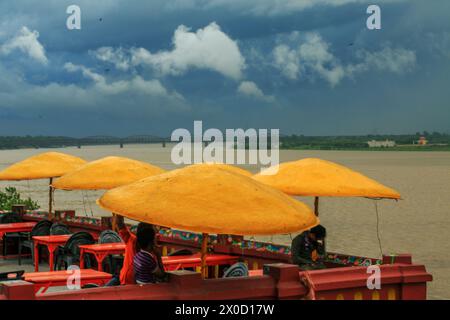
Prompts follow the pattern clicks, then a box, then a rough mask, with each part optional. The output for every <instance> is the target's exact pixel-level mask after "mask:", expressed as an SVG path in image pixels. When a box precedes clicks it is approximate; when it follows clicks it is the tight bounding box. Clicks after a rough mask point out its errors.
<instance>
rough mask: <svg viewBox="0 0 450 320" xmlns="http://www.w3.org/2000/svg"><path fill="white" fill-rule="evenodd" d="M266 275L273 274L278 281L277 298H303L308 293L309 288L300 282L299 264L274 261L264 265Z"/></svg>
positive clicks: (276, 281)
mask: <svg viewBox="0 0 450 320" xmlns="http://www.w3.org/2000/svg"><path fill="white" fill-rule="evenodd" d="M263 270H264V271H263V272H264V275H268V276H271V277H272V278H273V279H274V280H275V283H276V298H278V299H302V298H305V296H306V295H307V294H308V289H307V288H305V286H303V284H302V283H301V282H300V276H299V268H298V266H297V265H293V264H285V263H274V264H267V265H265V266H264V269H263Z"/></svg>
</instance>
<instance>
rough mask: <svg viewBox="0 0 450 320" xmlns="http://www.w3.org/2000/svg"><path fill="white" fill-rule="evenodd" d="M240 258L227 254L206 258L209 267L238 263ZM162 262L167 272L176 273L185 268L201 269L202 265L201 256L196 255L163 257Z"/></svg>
mask: <svg viewBox="0 0 450 320" xmlns="http://www.w3.org/2000/svg"><path fill="white" fill-rule="evenodd" d="M238 259H239V257H236V256H229V255H226V254H208V255H207V256H206V265H207V266H217V265H229V264H234V263H236V262H237V261H238ZM162 262H163V264H164V267H165V269H166V271H175V270H179V269H184V268H195V267H200V266H201V264H202V260H201V256H200V254H198V253H196V254H193V255H189V256H168V257H162Z"/></svg>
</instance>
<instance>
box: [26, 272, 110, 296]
mask: <svg viewBox="0 0 450 320" xmlns="http://www.w3.org/2000/svg"><path fill="white" fill-rule="evenodd" d="M75 272H79V276H80V286H83V285H85V284H88V283H93V284H97V285H100V286H102V285H105V284H106V283H107V282H108V281H109V280H111V277H112V276H111V274H109V273H106V272H101V271H97V270H92V269H80V270H63V271H48V272H30V273H25V274H24V278H25V281H28V282H32V283H33V284H34V288H35V291H36V293H38V292H39V290H40V289H41V288H44V289H43V290H42V292H41V293H45V292H46V291H47V289H48V288H49V287H64V286H67V284H68V280H70V279H69V277H72V278H73V277H74V276H75V275H76V274H75ZM70 283H72V281H70Z"/></svg>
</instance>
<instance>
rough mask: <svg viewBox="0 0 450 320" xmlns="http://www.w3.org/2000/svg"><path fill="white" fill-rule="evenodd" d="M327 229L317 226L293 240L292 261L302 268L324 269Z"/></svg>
mask: <svg viewBox="0 0 450 320" xmlns="http://www.w3.org/2000/svg"><path fill="white" fill-rule="evenodd" d="M326 233H327V232H326V229H325V228H324V227H323V226H321V225H318V226H315V227H314V228H312V229H311V230H308V231H305V232H303V233H301V234H299V235H298V236H296V237H295V238H294V239H293V240H292V245H291V255H292V262H293V263H295V264H297V265H298V266H299V267H300V268H301V269H302V270H315V269H324V268H325V265H324V263H323V260H324V257H325V237H326Z"/></svg>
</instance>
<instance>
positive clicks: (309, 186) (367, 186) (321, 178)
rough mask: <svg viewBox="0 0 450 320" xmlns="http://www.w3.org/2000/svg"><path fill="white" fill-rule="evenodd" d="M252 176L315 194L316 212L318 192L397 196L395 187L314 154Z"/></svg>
mask: <svg viewBox="0 0 450 320" xmlns="http://www.w3.org/2000/svg"><path fill="white" fill-rule="evenodd" d="M277 169H278V170H277ZM253 178H254V179H255V180H257V181H259V182H262V183H264V184H267V185H270V186H272V187H274V188H276V189H278V190H281V191H283V192H284V193H287V194H289V195H294V196H313V197H315V213H316V215H318V214H319V212H318V205H319V197H321V196H326V197H366V198H374V199H380V198H387V199H400V194H399V193H398V192H397V191H395V190H394V189H391V188H389V187H386V186H384V185H382V184H380V183H378V182H376V181H375V180H372V179H370V178H368V177H366V176H364V175H362V174H361V173H358V172H356V171H353V170H351V169H349V168H346V167H344V166H342V165H339V164H337V163H333V162H330V161H325V160H321V159H315V158H307V159H302V160H298V161H293V162H285V163H282V164H280V165H278V166H277V167H274V168H268V169H266V170H265V171H263V172H261V173H259V174H257V175H254V176H253Z"/></svg>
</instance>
